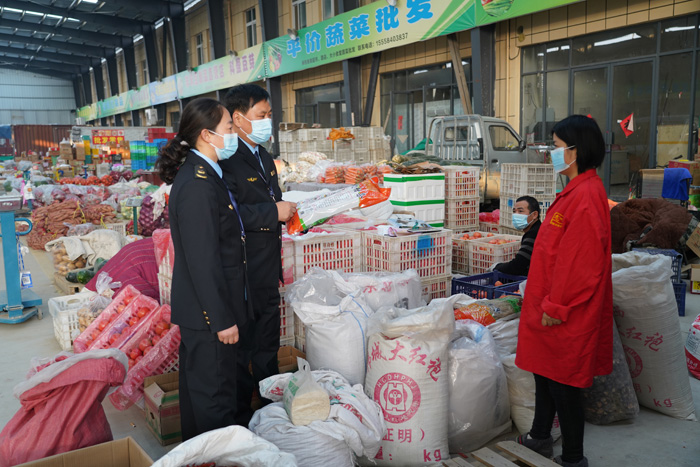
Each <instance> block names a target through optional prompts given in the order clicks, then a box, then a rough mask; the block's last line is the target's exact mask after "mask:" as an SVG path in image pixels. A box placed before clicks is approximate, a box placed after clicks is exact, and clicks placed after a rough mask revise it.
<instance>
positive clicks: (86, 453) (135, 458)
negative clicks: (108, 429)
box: [18, 437, 153, 467]
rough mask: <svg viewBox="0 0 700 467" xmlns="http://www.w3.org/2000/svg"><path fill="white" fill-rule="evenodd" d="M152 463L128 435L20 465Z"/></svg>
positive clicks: (139, 466) (125, 466) (133, 466)
mask: <svg viewBox="0 0 700 467" xmlns="http://www.w3.org/2000/svg"><path fill="white" fill-rule="evenodd" d="M152 464H153V459H151V458H150V457H149V456H148V454H146V452H145V451H144V450H143V448H142V447H141V446H139V445H138V443H137V442H136V441H134V439H133V438H131V437H128V438H124V439H118V440H115V441H110V442H108V443H102V444H98V445H96V446H90V447H89V448H83V449H78V450H76V451H70V452H65V453H63V454H57V455H55V456H51V457H46V458H44V459H39V460H36V461H32V462H27V463H25V464H20V466H18V467H30V466H31V467H66V466H70V467H94V466H96V465H99V466H100V467H149V466H150V465H152Z"/></svg>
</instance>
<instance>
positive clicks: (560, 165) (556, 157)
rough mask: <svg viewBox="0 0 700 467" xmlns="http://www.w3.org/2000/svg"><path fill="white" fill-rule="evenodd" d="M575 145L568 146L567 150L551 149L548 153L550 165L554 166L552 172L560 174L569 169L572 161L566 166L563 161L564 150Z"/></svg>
mask: <svg viewBox="0 0 700 467" xmlns="http://www.w3.org/2000/svg"><path fill="white" fill-rule="evenodd" d="M575 147H576V145H572V146H569V147H567V148H556V149H553V150H552V152H551V153H550V154H551V155H552V165H553V166H554V171H555V172H557V173H561V172H563V171H565V170H566V169H568V168H569V167H571V164H573V163H574V161H571V164H567V163H566V161H565V160H564V150H565V149H571V148H575Z"/></svg>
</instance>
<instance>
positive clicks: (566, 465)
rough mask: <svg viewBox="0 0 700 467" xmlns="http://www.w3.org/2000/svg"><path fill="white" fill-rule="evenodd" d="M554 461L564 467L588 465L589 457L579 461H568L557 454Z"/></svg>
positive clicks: (586, 466) (585, 466)
mask: <svg viewBox="0 0 700 467" xmlns="http://www.w3.org/2000/svg"><path fill="white" fill-rule="evenodd" d="M554 462H556V463H557V464H559V465H563V466H564V467H588V459H586V458H585V457H584V458H583V459H581V460H580V461H578V462H566V461H565V460H562V458H561V456H557V457H555V458H554Z"/></svg>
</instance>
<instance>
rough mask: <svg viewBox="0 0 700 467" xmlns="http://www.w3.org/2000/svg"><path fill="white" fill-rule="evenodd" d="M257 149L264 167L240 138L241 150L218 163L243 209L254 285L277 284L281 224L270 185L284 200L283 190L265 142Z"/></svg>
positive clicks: (251, 277)
mask: <svg viewBox="0 0 700 467" xmlns="http://www.w3.org/2000/svg"><path fill="white" fill-rule="evenodd" d="M258 151H259V154H260V158H261V159H262V162H263V165H264V167H265V170H264V171H263V169H262V168H261V167H260V163H259V162H258V159H257V157H255V155H254V154H253V153H252V152H251V151H250V148H248V146H247V145H246V144H245V143H244V142H243V140H241V139H239V141H238V151H236V153H235V154H234V155H233V156H231V157H230V158H229V159H227V160H225V161H221V162H220V164H219V165H220V166H221V168H222V169H223V171H224V180H225V181H226V184H227V185H228V187H229V189H230V190H231V192H232V193H233V194H234V196H235V197H236V201H238V205H239V207H240V210H241V218H242V219H243V225H244V227H245V231H246V250H247V253H248V273H249V276H248V277H249V280H250V284H251V287H253V288H266V287H277V286H278V285H279V281H281V280H282V256H281V250H282V228H281V224H280V223H279V221H278V219H279V217H278V214H277V206H276V204H275V201H274V200H273V199H272V197H271V196H270V189H272V192H273V193H274V196H275V199H276V200H277V201H282V190H280V187H279V182H278V180H277V179H278V177H277V169H276V168H275V163H274V161H273V160H272V156H270V154H269V153H268V152H267V151H266V150H265V148H263V147H262V146H258Z"/></svg>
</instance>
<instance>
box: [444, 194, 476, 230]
mask: <svg viewBox="0 0 700 467" xmlns="http://www.w3.org/2000/svg"><path fill="white" fill-rule="evenodd" d="M477 227H479V198H471V199H446V200H445V228H446V229H450V230H464V229H474V230H476V228H477Z"/></svg>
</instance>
